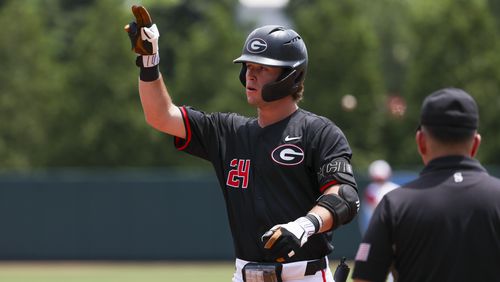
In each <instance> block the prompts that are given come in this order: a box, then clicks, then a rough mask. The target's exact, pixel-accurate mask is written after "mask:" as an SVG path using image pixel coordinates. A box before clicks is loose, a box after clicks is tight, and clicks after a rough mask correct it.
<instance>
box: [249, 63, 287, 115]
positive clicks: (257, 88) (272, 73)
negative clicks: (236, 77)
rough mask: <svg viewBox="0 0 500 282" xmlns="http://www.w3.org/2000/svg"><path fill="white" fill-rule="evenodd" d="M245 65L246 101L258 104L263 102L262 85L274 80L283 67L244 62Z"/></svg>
mask: <svg viewBox="0 0 500 282" xmlns="http://www.w3.org/2000/svg"><path fill="white" fill-rule="evenodd" d="M246 66H247V73H246V94H247V101H248V103H249V104H250V105H255V106H258V105H260V104H262V103H265V102H264V100H262V88H263V87H264V85H266V84H268V83H270V82H275V81H276V80H277V79H278V77H279V75H280V74H281V72H282V71H283V69H282V68H279V67H269V66H264V65H259V64H255V63H246Z"/></svg>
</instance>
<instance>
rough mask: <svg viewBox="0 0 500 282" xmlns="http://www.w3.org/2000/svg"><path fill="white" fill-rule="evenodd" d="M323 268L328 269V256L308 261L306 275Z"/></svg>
mask: <svg viewBox="0 0 500 282" xmlns="http://www.w3.org/2000/svg"><path fill="white" fill-rule="evenodd" d="M323 269H326V258H324V257H323V258H320V259H317V260H312V261H308V262H307V266H306V272H305V273H304V276H308V275H314V274H316V272H318V271H320V270H323Z"/></svg>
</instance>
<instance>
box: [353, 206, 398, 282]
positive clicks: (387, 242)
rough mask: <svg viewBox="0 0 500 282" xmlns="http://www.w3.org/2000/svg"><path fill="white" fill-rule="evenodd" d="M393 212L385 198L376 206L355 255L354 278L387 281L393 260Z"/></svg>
mask: <svg viewBox="0 0 500 282" xmlns="http://www.w3.org/2000/svg"><path fill="white" fill-rule="evenodd" d="M391 218H392V214H391V208H390V204H389V202H388V201H387V200H386V198H384V199H383V200H382V201H381V202H380V204H379V205H378V206H377V207H376V208H375V212H374V213H373V217H372V220H371V221H370V225H369V226H368V229H367V230H366V233H365V235H364V236H363V239H362V241H361V244H360V245H359V248H358V251H357V253H356V257H355V265H354V271H353V275H352V277H353V278H356V279H363V280H369V281H385V280H386V277H387V275H388V273H389V268H390V266H391V263H392V261H393V256H394V252H393V250H392V236H393V234H392V230H393V228H392V225H393V224H392V220H391Z"/></svg>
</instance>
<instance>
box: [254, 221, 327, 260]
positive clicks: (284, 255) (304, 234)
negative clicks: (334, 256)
mask: <svg viewBox="0 0 500 282" xmlns="http://www.w3.org/2000/svg"><path fill="white" fill-rule="evenodd" d="M322 225H323V221H322V219H321V217H320V216H319V215H317V214H315V213H308V214H307V215H306V216H303V217H299V218H298V219H296V220H295V221H291V222H289V223H287V224H278V225H275V226H273V227H272V228H271V229H270V230H269V231H267V232H266V233H265V234H264V235H262V238H261V240H262V242H263V243H264V249H266V250H267V251H268V253H269V255H270V257H271V258H272V259H273V260H275V261H277V262H286V261H288V260H289V259H290V258H291V257H292V256H294V255H295V253H296V252H297V251H298V249H299V248H301V247H302V246H303V245H304V244H305V243H306V242H307V239H308V238H309V237H310V236H311V235H313V234H315V233H317V232H318V231H319V230H320V229H321V227H322Z"/></svg>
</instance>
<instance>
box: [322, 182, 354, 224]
mask: <svg viewBox="0 0 500 282" xmlns="http://www.w3.org/2000/svg"><path fill="white" fill-rule="evenodd" d="M317 204H318V206H321V207H324V208H325V209H327V210H328V211H330V213H331V214H332V215H333V218H334V221H335V222H334V227H333V229H335V228H337V227H339V226H340V225H344V224H347V223H349V222H350V221H351V220H353V218H354V217H355V216H356V215H357V214H358V210H359V197H358V192H357V191H356V189H354V188H353V187H352V186H350V185H346V184H341V185H340V188H339V194H338V195H336V194H324V195H321V197H319V198H318V201H317Z"/></svg>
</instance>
